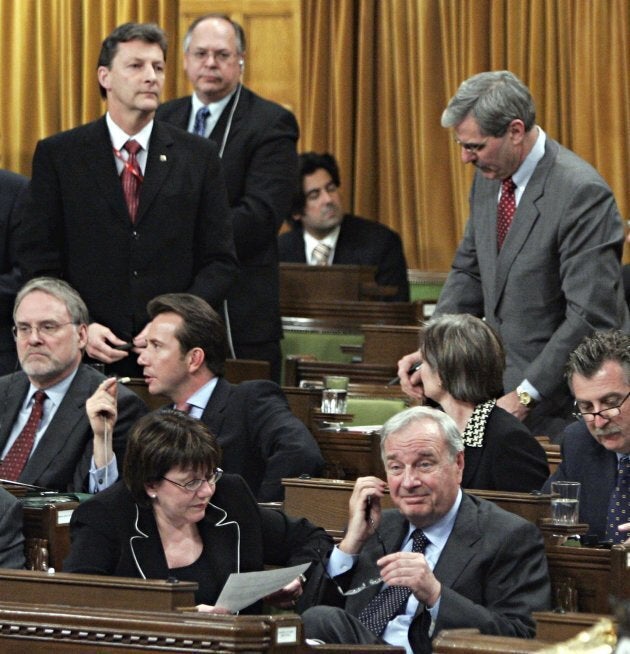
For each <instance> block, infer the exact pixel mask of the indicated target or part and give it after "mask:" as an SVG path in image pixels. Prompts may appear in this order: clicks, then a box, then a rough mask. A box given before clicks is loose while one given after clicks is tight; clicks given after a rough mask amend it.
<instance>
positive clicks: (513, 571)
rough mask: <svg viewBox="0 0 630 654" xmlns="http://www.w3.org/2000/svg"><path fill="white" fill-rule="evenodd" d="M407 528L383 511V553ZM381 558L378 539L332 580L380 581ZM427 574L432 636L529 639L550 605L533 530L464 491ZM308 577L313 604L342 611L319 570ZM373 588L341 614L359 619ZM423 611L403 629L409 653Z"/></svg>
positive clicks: (349, 601)
mask: <svg viewBox="0 0 630 654" xmlns="http://www.w3.org/2000/svg"><path fill="white" fill-rule="evenodd" d="M407 529H408V522H407V520H406V519H405V518H404V517H403V516H402V514H401V513H400V512H399V511H398V510H395V509H390V510H387V511H384V512H383V516H382V521H381V525H380V528H379V530H380V533H381V535H382V538H383V541H384V542H385V547H386V550H387V552H388V553H389V552H397V551H399V549H400V546H401V543H402V541H403V538H404V536H406V534H407ZM382 555H383V552H382V548H381V546H380V545H379V543H378V541H377V539H376V537H374V536H373V537H371V538H370V539H369V540H368V541H367V542H366V544H365V546H364V547H363V549H362V550H361V553H360V554H359V559H358V562H357V564H356V566H355V567H354V568H353V569H352V570H350V571H349V572H347V573H345V574H343V575H340V576H338V577H337V578H336V579H337V581H338V582H339V583H340V585H342V586H343V587H345V588H354V587H357V586H359V585H361V584H362V583H363V582H365V581H367V580H369V579H374V578H375V577H378V576H379V569H378V566H377V565H376V561H377V559H379V558H380V557H381V556H382ZM433 572H434V574H435V576H436V577H437V579H438V580H439V581H440V582H441V584H442V595H441V599H440V607H439V613H438V617H437V621H436V624H435V628H434V630H433V634H434V635H437V634H438V633H439V632H440V630H442V629H456V628H464V627H475V628H477V629H479V630H480V631H481V633H484V634H500V635H504V636H519V637H525V638H527V637H529V638H532V637H533V636H534V635H535V623H534V620H533V619H532V615H531V614H532V611H540V610H547V609H549V606H550V597H551V591H550V584H549V574H548V570H547V559H546V557H545V548H544V545H543V541H542V536H541V534H540V531H539V530H538V528H537V527H536V525H534V524H533V523H531V522H528V521H526V520H524V519H523V518H521V517H519V516H517V515H515V514H513V513H508V512H507V511H504V510H503V509H500V508H499V507H498V506H496V505H495V504H493V503H492V502H488V501H486V500H482V499H479V498H477V497H475V496H473V495H468V494H466V493H464V495H463V498H462V503H461V505H460V508H459V512H458V514H457V518H456V520H455V525H454V526H453V531H452V532H451V535H450V536H449V539H448V541H447V543H446V546H445V547H444V549H443V550H442V554H441V555H440V558H439V560H438V562H437V565H436V566H435V569H434V571H433ZM315 575H319V577H315ZM310 577H311V580H312V587H316V584H317V583H319V596H318V598H317V601H318V603H324V604H334V605H337V606H344V603H343V599H344V598H343V597H342V596H341V595H340V594H339V593H338V592H336V591H335V590H334V589H333V588H332V584H330V583H329V582H328V583H327V582H326V581H325V577H324V575H323V574H322V567H321V565H319V566H318V569H317V570H315V571H314V572H313V573H312V574H311V576H310ZM316 580H317V581H316ZM379 589H380V586H372V587H371V588H368V589H367V590H365V591H363V592H362V593H358V594H356V595H350V596H348V597H347V598H345V606H344V608H345V610H346V611H347V612H348V613H350V614H351V615H354V616H358V614H359V613H360V612H361V610H362V609H363V608H364V607H365V606H366V605H367V604H368V603H369V601H370V600H371V599H372V597H373V596H374V595H375V594H376V593H377V592H378V591H379ZM309 590H310V589H309ZM309 600H310V598H309ZM423 610H424V606H423V605H422V604H420V605H419V606H418V611H417V612H416V615H415V617H414V619H413V621H412V623H411V627H410V629H409V641H410V643H411V645H412V647H413V648H414V651H421V645H420V642H421V634H420V633H419V629H420V618H421V615H422V612H423Z"/></svg>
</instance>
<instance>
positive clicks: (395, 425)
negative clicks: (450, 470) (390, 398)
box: [381, 406, 464, 463]
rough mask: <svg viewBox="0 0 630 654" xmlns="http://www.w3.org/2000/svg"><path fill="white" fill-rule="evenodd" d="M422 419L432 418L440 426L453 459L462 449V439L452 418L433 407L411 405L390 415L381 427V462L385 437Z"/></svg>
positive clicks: (383, 456) (383, 455)
mask: <svg viewBox="0 0 630 654" xmlns="http://www.w3.org/2000/svg"><path fill="white" fill-rule="evenodd" d="M422 420H432V421H433V422H434V423H435V424H436V425H437V426H438V427H439V428H440V431H441V432H442V436H443V437H444V441H445V443H446V447H447V449H448V453H449V456H450V458H451V459H452V460H454V459H455V457H456V456H457V454H458V453H459V452H463V451H464V440H463V439H462V435H461V434H460V433H459V429H458V428H457V425H456V424H455V421H454V420H453V418H451V417H450V416H447V415H446V413H444V412H443V411H440V410H439V409H433V408H432V407H429V406H413V407H411V408H410V409H405V410H404V411H401V412H400V413H397V414H396V415H394V416H392V417H391V418H390V419H389V420H388V421H387V422H386V423H385V424H384V425H383V427H382V428H381V457H382V458H383V463H385V441H386V440H387V438H388V437H389V436H391V434H393V433H395V432H397V431H401V430H402V429H405V427H408V426H409V425H411V424H413V423H414V422H420V421H422Z"/></svg>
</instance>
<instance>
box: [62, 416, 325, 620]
mask: <svg viewBox="0 0 630 654" xmlns="http://www.w3.org/2000/svg"><path fill="white" fill-rule="evenodd" d="M246 455H247V454H246V453H245V452H244V453H243V456H246ZM219 463H220V451H219V447H218V445H217V443H216V440H215V438H214V436H213V435H212V434H211V433H210V432H209V431H208V428H207V427H206V426H205V425H204V424H203V423H202V422H200V421H198V420H195V419H194V418H191V417H189V416H188V415H186V414H184V413H182V412H180V411H174V410H167V411H159V412H155V413H150V414H148V415H147V416H145V417H144V418H142V419H140V420H139V421H138V422H137V423H136V425H135V426H134V427H133V429H132V430H131V432H130V434H129V438H128V444H127V453H126V455H125V463H124V472H123V480H122V481H120V482H118V483H117V484H115V485H114V486H112V487H111V488H109V489H108V490H106V491H104V492H102V493H98V494H97V495H95V496H94V497H93V498H91V499H89V500H87V501H86V502H84V503H82V504H81V505H80V506H79V507H78V508H77V509H76V510H75V511H74V513H73V516H72V521H71V523H70V527H71V534H72V547H71V550H70V554H69V556H68V558H67V559H66V560H65V561H64V567H63V569H64V572H82V573H88V574H102V575H117V576H122V577H141V578H143V579H167V578H173V577H175V578H176V579H178V580H180V581H195V582H197V583H198V584H199V589H198V591H197V593H196V596H195V599H196V602H197V603H198V605H200V608H202V609H204V610H211V611H217V612H218V611H219V609H216V608H215V607H214V604H215V602H216V599H217V597H218V596H219V593H220V591H221V589H222V588H223V586H224V584H225V582H226V580H227V578H228V576H229V575H230V574H231V573H232V572H251V571H256V570H262V569H263V567H264V565H266V564H271V565H297V564H299V563H306V562H309V561H313V560H317V559H318V551H319V555H325V553H327V552H328V550H329V549H331V548H332V540H331V539H330V537H328V536H327V535H326V533H325V532H324V531H323V530H322V529H320V528H318V527H315V526H314V525H312V524H311V523H309V522H308V521H307V520H304V519H301V520H298V519H294V518H289V517H287V516H286V515H285V514H284V513H282V512H280V511H275V510H272V509H266V508H260V507H259V506H258V504H257V503H256V500H255V499H254V497H253V495H252V494H251V492H250V490H249V488H248V487H247V485H246V484H245V482H244V481H243V479H242V478H241V477H239V476H238V475H230V474H225V475H223V473H222V471H221V469H220V468H219ZM301 584H302V582H301V581H300V580H295V581H294V582H291V584H289V585H288V586H285V588H284V589H283V591H281V592H279V593H277V594H274V601H275V603H276V604H277V605H278V606H281V607H288V606H294V605H295V602H296V601H297V599H298V598H299V597H300V595H301V594H302V585H301ZM245 612H251V613H256V612H258V613H259V612H260V604H259V603H255V604H253V605H252V606H250V607H249V608H248V609H246V610H245Z"/></svg>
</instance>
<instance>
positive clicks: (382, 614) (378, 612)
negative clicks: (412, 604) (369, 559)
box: [358, 529, 429, 636]
mask: <svg viewBox="0 0 630 654" xmlns="http://www.w3.org/2000/svg"><path fill="white" fill-rule="evenodd" d="M412 538H413V546H412V549H411V551H412V552H420V553H421V554H424V550H425V548H426V546H427V545H428V544H429V539H428V538H427V537H426V536H425V535H424V533H423V532H422V530H421V529H416V530H415V531H414V532H413V534H412ZM409 595H411V589H410V588H408V587H407V586H388V587H387V588H386V589H385V590H383V591H381V592H380V593H378V595H375V596H374V597H373V598H372V599H371V600H370V602H369V603H368V605H367V606H366V607H365V608H364V609H363V610H362V611H361V613H359V615H358V619H359V620H360V621H361V622H362V623H363V624H364V625H365V626H366V627H367V628H368V629H369V630H370V631H371V632H372V633H373V634H376V635H377V636H380V635H381V634H382V633H383V632H384V631H385V627H387V623H388V622H389V621H390V620H391V619H392V618H393V617H394V616H396V615H398V613H400V611H401V609H402V607H403V606H404V605H405V603H406V602H407V600H408V599H409Z"/></svg>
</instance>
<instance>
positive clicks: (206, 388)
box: [186, 377, 219, 413]
mask: <svg viewBox="0 0 630 654" xmlns="http://www.w3.org/2000/svg"><path fill="white" fill-rule="evenodd" d="M218 381H219V378H218V377H213V378H212V379H211V380H210V381H209V382H206V383H205V384H204V385H203V386H202V387H201V388H198V389H197V390H196V391H195V392H194V393H193V394H192V395H191V396H190V397H189V398H188V399H187V400H186V403H187V404H190V406H191V408H196V409H201V412H202V413H203V411H204V409H205V408H206V406H207V404H208V402H209V401H210V397H212V393H213V392H214V389H215V387H216V385H217V382H218Z"/></svg>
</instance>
